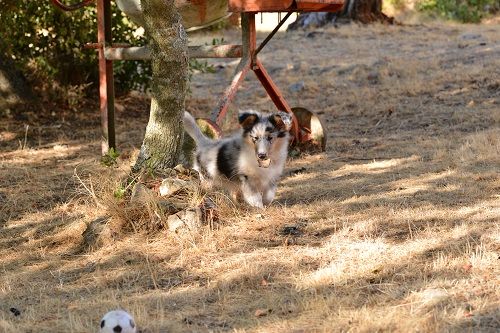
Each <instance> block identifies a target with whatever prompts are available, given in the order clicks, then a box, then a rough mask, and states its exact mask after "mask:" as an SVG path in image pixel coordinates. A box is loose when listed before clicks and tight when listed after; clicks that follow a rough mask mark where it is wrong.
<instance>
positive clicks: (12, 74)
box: [0, 54, 34, 113]
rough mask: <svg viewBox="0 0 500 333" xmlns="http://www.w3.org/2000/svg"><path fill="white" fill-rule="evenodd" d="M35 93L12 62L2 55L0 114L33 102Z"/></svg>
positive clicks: (0, 57) (0, 62)
mask: <svg viewBox="0 0 500 333" xmlns="http://www.w3.org/2000/svg"><path fill="white" fill-rule="evenodd" d="M33 98H34V97H33V92H32V91H31V87H30V86H29V84H28V82H27V81H26V79H25V78H24V76H23V74H22V73H21V72H20V71H19V70H17V69H16V67H15V64H14V63H13V61H12V60H10V59H8V58H6V57H4V56H3V55H1V54H0V113H1V112H2V111H4V110H7V109H10V108H11V107H14V106H16V105H18V104H21V103H25V102H28V101H31V100H33Z"/></svg>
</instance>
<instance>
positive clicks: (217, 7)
mask: <svg viewBox="0 0 500 333" xmlns="http://www.w3.org/2000/svg"><path fill="white" fill-rule="evenodd" d="M51 1H52V3H54V5H56V6H57V7H59V8H61V9H63V10H66V11H72V10H76V9H80V8H83V7H85V6H88V5H91V4H93V3H94V2H96V3H97V25H98V34H97V43H89V44H87V47H90V48H95V49H97V50H98V52H99V97H100V113H101V128H102V135H103V140H102V153H103V154H105V153H106V152H107V151H108V149H109V148H115V149H116V141H115V124H114V120H115V116H114V83H113V61H115V60H149V59H150V58H151V53H150V51H149V49H148V48H147V47H133V46H131V45H123V44H113V42H112V35H111V4H110V0H84V1H82V2H80V3H77V4H73V5H65V4H63V3H62V2H61V0H51ZM116 2H117V4H118V7H119V8H120V9H122V10H123V11H124V12H125V13H126V14H127V15H129V16H130V17H131V18H132V19H133V20H135V21H136V22H137V23H138V24H140V23H141V10H140V0H116ZM175 3H176V6H177V7H178V8H179V10H180V12H181V15H182V16H183V19H184V22H185V25H186V26H187V27H192V26H203V25H206V24H210V23H212V22H214V21H216V20H217V19H218V18H219V17H224V16H225V15H226V14H227V12H229V13H239V14H240V15H241V30H242V34H241V35H242V44H241V45H215V46H190V47H189V48H188V55H189V57H191V58H241V60H240V62H239V64H238V66H237V67H236V70H235V73H234V76H233V79H232V81H231V83H230V85H229V86H228V87H227V88H226V90H225V91H224V93H223V95H222V97H221V98H220V99H219V102H218V103H217V105H216V106H215V107H214V109H213V111H212V113H211V114H210V117H209V118H205V119H201V121H202V122H204V123H205V125H208V126H209V127H211V129H212V131H213V132H215V133H220V129H219V126H218V125H219V124H220V123H221V121H222V119H223V118H224V116H225V114H226V112H227V109H228V107H229V104H230V103H231V101H232V99H233V98H234V96H235V94H236V92H237V90H238V87H239V86H240V84H241V83H242V82H243V79H244V78H245V76H246V75H247V74H248V73H249V72H250V71H253V72H254V73H255V75H256V76H257V78H258V80H259V81H260V83H261V84H262V86H263V87H264V88H265V90H266V92H267V94H268V95H269V97H270V98H271V100H272V101H273V103H274V104H275V106H276V108H277V109H278V110H280V111H285V112H288V113H290V114H292V116H293V126H292V130H291V132H292V135H293V138H294V143H295V144H304V145H305V146H306V147H313V149H321V150H324V149H325V145H326V133H325V130H324V126H323V125H322V122H321V120H320V119H319V118H318V117H317V115H316V114H315V113H314V112H311V111H309V110H307V109H306V108H303V107H297V108H291V107H290V106H289V105H288V103H287V102H286V99H285V98H284V96H283V94H282V93H281V91H280V90H279V88H278V87H277V86H276V84H275V83H274V82H273V81H272V79H271V77H270V75H269V74H268V72H267V71H266V69H265V67H264V65H263V64H262V62H261V61H260V60H259V59H258V54H259V52H260V51H261V50H262V49H263V48H264V46H265V45H266V44H267V43H268V42H269V41H270V40H271V38H272V37H273V36H274V35H275V34H276V32H277V31H278V30H279V28H280V27H281V26H282V25H283V24H284V23H285V21H286V20H287V19H288V18H289V17H290V15H291V14H292V13H294V12H319V11H321V12H326V11H328V12H338V11H340V10H341V9H342V7H343V4H344V0H191V1H189V0H176V1H175ZM261 12H279V13H286V15H285V16H284V17H283V18H282V19H281V20H280V21H279V22H278V24H277V26H276V27H275V28H274V30H273V31H271V32H270V33H269V35H268V36H267V37H266V38H265V39H264V40H263V41H262V42H261V44H260V45H258V46H257V33H256V27H255V17H256V15H257V14H258V13H261ZM193 13H194V14H193Z"/></svg>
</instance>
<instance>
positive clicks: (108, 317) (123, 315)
mask: <svg viewBox="0 0 500 333" xmlns="http://www.w3.org/2000/svg"><path fill="white" fill-rule="evenodd" d="M99 332H100V333H136V327H135V321H134V318H132V316H131V315H130V314H128V312H126V311H123V310H113V311H109V312H108V313H106V314H105V315H104V317H102V319H101V330H100V331H99Z"/></svg>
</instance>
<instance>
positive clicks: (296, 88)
mask: <svg viewBox="0 0 500 333" xmlns="http://www.w3.org/2000/svg"><path fill="white" fill-rule="evenodd" d="M305 87H306V85H305V83H304V81H299V82H296V83H292V84H291V85H289V86H288V90H290V91H291V92H293V93H296V92H300V91H302V90H304V89H305Z"/></svg>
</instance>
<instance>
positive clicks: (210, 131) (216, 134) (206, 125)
mask: <svg viewBox="0 0 500 333" xmlns="http://www.w3.org/2000/svg"><path fill="white" fill-rule="evenodd" d="M196 124H197V125H198V127H199V128H200V130H201V132H202V133H203V134H205V135H206V136H208V137H209V138H211V139H219V138H220V137H222V130H221V129H220V127H219V125H217V124H216V123H215V122H213V121H211V120H210V119H208V118H196Z"/></svg>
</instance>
